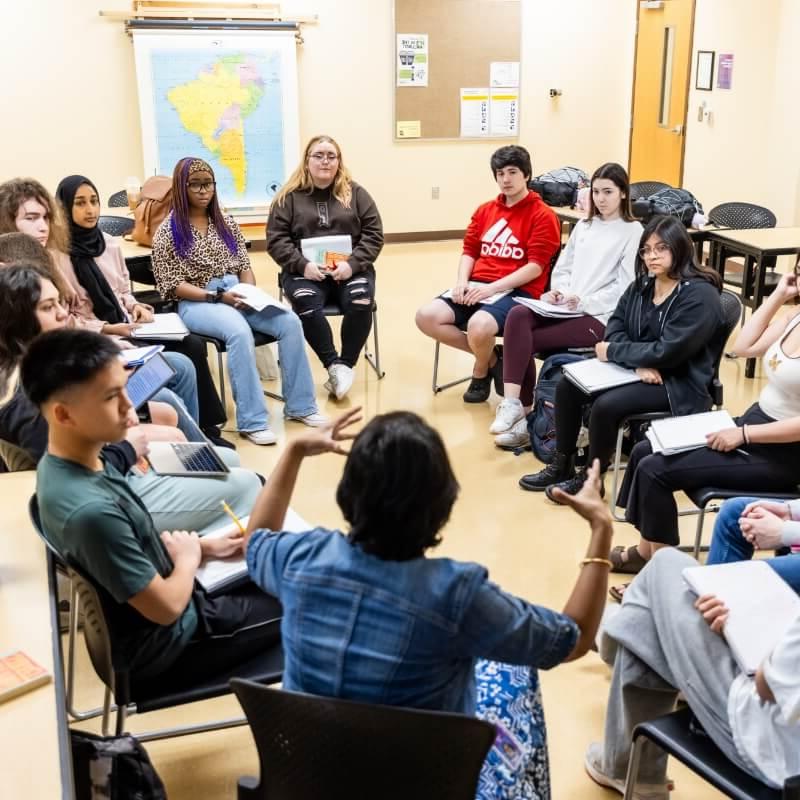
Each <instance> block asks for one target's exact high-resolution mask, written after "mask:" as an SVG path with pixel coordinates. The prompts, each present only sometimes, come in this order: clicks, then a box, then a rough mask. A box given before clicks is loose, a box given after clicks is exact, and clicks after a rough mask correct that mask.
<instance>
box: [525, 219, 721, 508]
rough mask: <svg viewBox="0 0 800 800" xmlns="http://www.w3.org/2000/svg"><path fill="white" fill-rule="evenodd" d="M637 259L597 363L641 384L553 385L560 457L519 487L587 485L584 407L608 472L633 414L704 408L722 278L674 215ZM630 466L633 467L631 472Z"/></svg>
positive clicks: (652, 226) (650, 234)
mask: <svg viewBox="0 0 800 800" xmlns="http://www.w3.org/2000/svg"><path fill="white" fill-rule="evenodd" d="M639 245H640V246H639V253H638V257H637V259H636V278H635V280H634V281H633V283H631V285H630V286H629V287H628V288H627V289H626V290H625V293H624V294H623V295H622V297H621V298H620V301H619V303H618V304H617V307H616V309H615V310H614V313H613V314H612V315H611V318H610V319H609V321H608V324H607V325H606V331H605V338H604V340H603V341H601V342H598V343H597V344H596V345H595V354H596V356H597V358H598V359H600V361H610V362H612V363H615V364H619V365H620V366H623V367H628V368H630V369H635V370H636V373H637V375H638V376H639V378H640V379H641V381H640V382H638V383H631V384H627V385H624V386H617V387H614V388H612V389H607V390H606V391H603V392H598V393H596V394H594V395H592V396H589V395H587V394H585V393H584V392H583V391H582V390H581V389H579V388H578V387H577V386H576V385H575V384H573V383H572V382H570V381H569V380H567V378H565V377H562V378H561V380H560V381H559V382H558V385H557V387H556V401H555V405H556V409H555V420H556V452H555V455H554V458H553V461H552V463H551V464H549V465H548V466H547V467H545V468H544V469H543V470H541V471H539V472H536V473H533V474H531V475H524V476H523V477H522V478H521V479H520V481H519V484H520V486H521V487H522V488H523V489H528V490H530V491H538V492H541V491H546V492H547V496H548V497H549V498H550V499H551V500H556V495H555V494H553V489H554V488H555V487H556V486H558V487H559V488H560V489H563V491H564V492H566V493H568V494H572V493H574V492H576V491H578V490H579V489H580V487H581V486H582V485H583V481H584V476H585V468H584V469H581V470H578V471H577V473H576V471H575V469H574V465H573V459H574V457H575V453H576V449H577V439H578V433H579V431H580V428H581V423H582V420H583V410H584V407H585V406H586V404H591V412H590V415H589V453H588V457H589V463H591V461H592V460H593V459H598V460H599V461H600V467H601V470H602V471H603V472H605V470H606V469H607V468H608V465H609V463H610V461H611V456H612V454H613V452H614V446H615V443H616V438H617V428H618V427H619V423H620V422H621V420H622V419H623V418H624V417H626V416H628V415H630V414H633V413H636V412H645V411H669V412H671V413H672V414H674V415H676V416H678V415H681V414H695V413H698V412H701V411H706V410H708V408H709V407H710V405H711V396H710V395H709V393H708V387H709V384H710V383H711V379H712V377H713V375H714V363H715V358H716V356H717V355H718V354H719V352H720V350H721V348H722V346H723V344H724V343H723V342H721V341H719V334H720V332H721V331H722V330H723V316H722V303H721V301H720V287H721V280H720V277H719V275H718V274H717V273H716V272H715V271H714V270H712V269H710V268H708V267H705V266H700V265H698V264H697V263H696V261H695V257H694V246H693V244H692V241H691V239H690V238H689V235H688V234H687V232H686V228H685V227H684V225H683V223H682V222H680V220H678V219H676V218H675V217H654V218H653V219H652V220H650V222H649V223H648V224H647V226H646V227H645V229H644V232H643V233H642V238H641V239H640V241H639ZM629 469H630V467H629Z"/></svg>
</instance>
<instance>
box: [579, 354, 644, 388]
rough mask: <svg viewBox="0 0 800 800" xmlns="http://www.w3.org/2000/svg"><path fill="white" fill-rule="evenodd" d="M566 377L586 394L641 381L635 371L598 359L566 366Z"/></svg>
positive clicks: (587, 359) (584, 360) (585, 360)
mask: <svg viewBox="0 0 800 800" xmlns="http://www.w3.org/2000/svg"><path fill="white" fill-rule="evenodd" d="M564 375H565V376H566V378H567V380H569V381H571V382H572V383H574V384H575V385H576V386H577V387H578V388H579V389H580V390H581V391H582V392H585V393H586V394H594V393H595V392H602V391H604V390H605V389H613V388H614V387H615V386H625V384H627V383H637V382H638V381H640V380H641V378H639V376H638V375H637V374H636V372H635V371H634V370H632V369H626V368H625V367H620V366H619V364H612V363H611V362H610V361H600V359H598V358H586V359H583V360H582V361H573V362H572V363H571V364H565V365H564Z"/></svg>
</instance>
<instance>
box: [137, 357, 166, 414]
mask: <svg viewBox="0 0 800 800" xmlns="http://www.w3.org/2000/svg"><path fill="white" fill-rule="evenodd" d="M174 374H175V370H174V369H173V368H172V365H171V364H170V363H169V362H168V361H167V359H166V358H164V356H162V355H161V353H156V355H154V356H152V357H151V358H149V359H148V360H147V361H145V362H144V364H142V366H141V367H139V368H138V369H136V370H134V371H133V372H132V373H131V375H130V377H129V378H128V383H127V384H126V386H125V388H126V390H127V392H128V399H129V400H130V401H131V403H132V405H133V407H134V408H135V409H136V410H137V411H138V409H140V408H141V407H142V406H143V405H144V404H145V403H146V402H147V401H148V400H149V399H150V398H151V397H152V396H153V395H154V394H155V393H156V392H157V391H159V389H163V388H164V387H165V386H166V385H167V384H168V383H169V382H170V381H171V380H172V376H173V375H174Z"/></svg>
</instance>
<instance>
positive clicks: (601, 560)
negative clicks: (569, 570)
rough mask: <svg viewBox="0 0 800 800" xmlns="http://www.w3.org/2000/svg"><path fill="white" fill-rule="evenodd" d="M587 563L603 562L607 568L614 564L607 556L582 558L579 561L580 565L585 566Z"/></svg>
mask: <svg viewBox="0 0 800 800" xmlns="http://www.w3.org/2000/svg"><path fill="white" fill-rule="evenodd" d="M587 564H605V566H607V567H608V568H609V569H611V568H612V567H613V566H614V565H613V564H612V563H611V562H610V561H609V560H608V559H607V558H584V559H583V560H582V561H581V562H580V566H581V567H585V566H586V565H587Z"/></svg>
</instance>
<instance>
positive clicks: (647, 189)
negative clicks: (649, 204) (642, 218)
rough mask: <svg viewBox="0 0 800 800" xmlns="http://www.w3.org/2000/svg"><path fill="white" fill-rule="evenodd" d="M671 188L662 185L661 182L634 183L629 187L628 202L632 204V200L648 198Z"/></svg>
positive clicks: (667, 185) (666, 184) (665, 184)
mask: <svg viewBox="0 0 800 800" xmlns="http://www.w3.org/2000/svg"><path fill="white" fill-rule="evenodd" d="M671 188H672V187H671V186H670V185H669V184H668V183H662V182H661V181H634V182H633V183H632V184H631V186H630V191H631V196H630V201H631V203H632V202H633V201H634V200H641V199H642V198H643V197H650V196H651V195H654V194H655V193H656V192H660V191H661V190H662V189H671Z"/></svg>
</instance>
